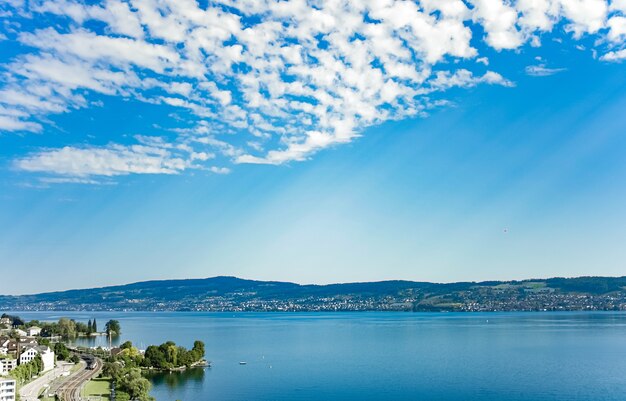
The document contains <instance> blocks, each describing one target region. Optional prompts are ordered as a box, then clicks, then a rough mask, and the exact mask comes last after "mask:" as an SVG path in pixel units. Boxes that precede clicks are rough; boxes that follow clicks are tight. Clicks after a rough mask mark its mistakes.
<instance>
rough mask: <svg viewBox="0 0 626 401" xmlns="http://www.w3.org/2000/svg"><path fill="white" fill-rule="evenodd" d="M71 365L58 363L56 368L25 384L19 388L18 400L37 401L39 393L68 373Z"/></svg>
mask: <svg viewBox="0 0 626 401" xmlns="http://www.w3.org/2000/svg"><path fill="white" fill-rule="evenodd" d="M72 365H73V364H71V363H70V364H67V363H64V362H59V363H58V364H57V367H56V368H54V369H52V370H50V371H48V372H46V373H44V374H42V375H41V376H39V377H38V378H36V379H35V380H33V381H32V382H30V383H28V384H25V385H24V386H22V387H21V388H20V399H21V400H22V401H37V397H38V396H39V393H41V391H42V390H43V389H44V388H45V387H47V386H49V385H50V383H51V382H52V381H53V380H55V379H57V378H58V377H61V376H62V374H63V373H64V372H69V371H70V369H71V368H72Z"/></svg>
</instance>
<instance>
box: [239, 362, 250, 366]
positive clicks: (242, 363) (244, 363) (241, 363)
mask: <svg viewBox="0 0 626 401" xmlns="http://www.w3.org/2000/svg"><path fill="white" fill-rule="evenodd" d="M239 364H240V365H247V364H248V362H245V361H241V362H239Z"/></svg>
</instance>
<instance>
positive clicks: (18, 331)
mask: <svg viewBox="0 0 626 401" xmlns="http://www.w3.org/2000/svg"><path fill="white" fill-rule="evenodd" d="M15 332H16V333H17V335H18V336H20V337H26V335H27V334H28V333H26V332H25V331H24V330H22V329H15Z"/></svg>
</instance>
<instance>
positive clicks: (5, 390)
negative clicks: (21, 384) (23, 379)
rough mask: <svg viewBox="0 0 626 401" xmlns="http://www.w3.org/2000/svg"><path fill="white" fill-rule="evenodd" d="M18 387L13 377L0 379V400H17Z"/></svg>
mask: <svg viewBox="0 0 626 401" xmlns="http://www.w3.org/2000/svg"><path fill="white" fill-rule="evenodd" d="M16 392H17V387H16V386H15V380H13V379H0V401H15V398H16V396H15V393H16Z"/></svg>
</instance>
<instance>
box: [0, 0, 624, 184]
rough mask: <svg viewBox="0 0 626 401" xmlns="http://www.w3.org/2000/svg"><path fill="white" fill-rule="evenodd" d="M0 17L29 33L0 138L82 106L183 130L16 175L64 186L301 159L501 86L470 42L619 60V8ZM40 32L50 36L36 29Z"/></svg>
mask: <svg viewBox="0 0 626 401" xmlns="http://www.w3.org/2000/svg"><path fill="white" fill-rule="evenodd" d="M2 7H3V10H2V11H3V13H4V14H5V15H7V14H8V15H10V18H11V19H12V20H15V21H16V22H17V20H18V19H24V20H28V21H30V22H31V23H30V24H21V25H20V26H27V25H29V26H32V27H33V28H32V29H28V30H23V29H21V28H20V27H19V26H17V24H14V25H13V27H12V28H10V29H7V32H5V33H4V35H5V36H7V37H8V38H9V40H14V41H16V42H17V43H19V44H20V45H21V47H22V48H23V49H24V50H23V51H22V52H21V53H19V54H18V55H17V56H15V57H13V58H12V59H11V60H5V61H6V63H5V70H6V73H5V74H4V76H3V78H2V82H1V84H2V87H1V88H0V130H6V131H33V132H41V131H42V130H43V127H45V126H46V123H45V120H46V116H49V115H51V114H57V113H68V112H72V110H75V109H78V108H86V107H90V101H91V98H90V96H91V95H93V94H104V95H110V96H118V97H123V98H132V99H136V100H140V101H144V102H147V103H152V104H160V105H167V106H170V107H174V108H177V109H179V110H181V111H184V112H185V113H187V114H188V115H189V116H190V117H189V118H190V119H191V120H192V121H193V124H194V126H195V127H194V128H184V127H183V128H180V129H179V130H177V134H178V137H177V138H176V139H174V140H172V141H171V143H170V144H168V146H170V148H167V149H166V148H165V147H163V146H157V147H148V148H146V147H145V145H142V144H141V143H140V142H138V143H137V144H135V145H132V144H131V145H110V146H107V147H75V146H65V147H63V148H60V149H43V150H41V151H39V152H36V153H34V154H31V155H29V156H27V157H25V158H23V159H21V160H18V161H16V163H15V166H16V167H17V168H18V169H21V170H25V171H32V172H49V173H56V174H58V175H62V176H72V177H92V176H114V175H122V174H131V173H151V174H154V173H163V174H175V173H180V172H181V171H183V170H185V169H189V168H206V169H207V170H210V171H214V172H216V173H224V172H228V171H229V170H228V169H227V168H224V167H215V166H212V167H211V166H207V165H206V162H207V160H209V158H208V157H206V155H208V154H213V153H217V154H219V155H220V156H222V157H225V158H227V159H228V160H229V161H230V162H232V163H268V164H282V163H286V162H290V161H300V160H305V159H307V158H309V157H310V156H311V155H312V154H314V153H315V152H317V151H319V150H321V149H324V148H328V147H331V146H334V145H337V144H342V143H347V142H350V141H351V140H353V139H354V138H355V137H357V136H358V135H359V134H360V133H361V132H362V131H363V129H364V128H366V127H369V126H372V125H375V124H379V123H381V122H384V121H386V120H390V119H402V118H407V117H411V116H416V115H421V114H424V113H425V112H427V111H428V110H429V109H431V108H433V107H436V106H438V105H440V104H441V103H442V102H441V99H442V96H443V95H442V93H443V92H445V91H447V90H449V89H450V88H453V87H461V88H467V87H472V86H475V85H479V84H490V85H502V86H505V87H508V86H513V83H512V82H511V81H510V80H509V79H507V78H506V77H504V76H502V75H501V74H500V73H498V72H496V71H491V70H489V69H488V66H487V65H488V60H487V58H485V57H484V56H483V55H481V54H479V51H478V50H477V48H475V46H474V45H473V43H475V41H476V40H482V41H484V43H485V44H486V45H487V46H489V47H491V48H493V49H495V50H497V51H507V50H512V49H518V48H520V47H522V46H524V45H526V44H531V45H533V46H538V45H540V43H541V40H540V37H541V35H542V34H544V33H546V32H551V31H553V30H556V29H559V30H564V31H565V33H566V34H569V35H571V36H572V37H573V38H574V39H579V38H582V37H584V36H585V35H595V36H597V41H596V42H597V47H598V48H597V51H598V52H599V53H600V55H599V58H600V59H601V60H603V61H607V62H615V61H620V60H622V59H624V58H626V53H625V52H626V49H624V42H625V37H626V3H625V2H624V1H623V0H616V1H612V2H607V1H606V0H517V1H503V0H468V1H462V0H421V1H419V2H414V1H400V0H292V1H276V0H218V1H213V2H210V3H209V5H208V6H200V5H199V4H198V3H197V2H196V1H194V0H128V1H122V0H106V1H104V2H102V3H99V4H87V3H83V2H80V1H77V0H45V1H41V0H34V1H30V2H28V3H22V2H19V1H13V2H11V3H7V4H5V5H4V6H2ZM42 17H46V18H48V19H49V18H56V19H58V23H55V24H53V26H52V25H50V26H46V25H41V23H39V22H38V21H40V20H44V21H45V20H46V19H45V18H42ZM5 27H6V25H5ZM477 32H479V33H477ZM526 71H527V73H528V74H530V75H539V76H542V75H550V74H552V73H556V72H558V71H559V70H558V69H549V68H546V67H545V66H544V65H537V66H529V67H528V68H527V70H526ZM220 135H221V136H220ZM233 138H236V140H235V139H233ZM173 149H177V151H176V152H174V151H173ZM180 152H183V153H182V154H181V153H180ZM193 155H195V156H193ZM199 155H204V156H199ZM203 158H204V159H203Z"/></svg>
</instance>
